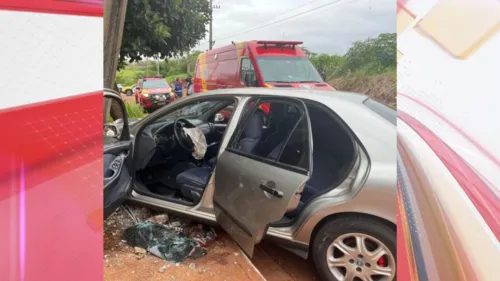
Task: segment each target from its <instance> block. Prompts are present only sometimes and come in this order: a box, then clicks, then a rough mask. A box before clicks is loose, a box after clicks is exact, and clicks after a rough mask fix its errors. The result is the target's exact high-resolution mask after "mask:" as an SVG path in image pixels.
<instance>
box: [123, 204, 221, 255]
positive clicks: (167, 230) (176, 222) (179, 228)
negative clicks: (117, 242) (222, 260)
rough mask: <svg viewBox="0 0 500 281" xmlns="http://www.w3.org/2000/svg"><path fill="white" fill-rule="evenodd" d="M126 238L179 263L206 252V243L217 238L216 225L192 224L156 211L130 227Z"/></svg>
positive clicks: (135, 245)
mask: <svg viewBox="0 0 500 281" xmlns="http://www.w3.org/2000/svg"><path fill="white" fill-rule="evenodd" d="M122 237H123V240H125V241H126V242H127V243H128V244H130V245H131V246H134V247H140V248H143V249H146V250H147V251H148V252H150V253H151V254H153V255H155V256H157V257H159V258H162V259H164V260H167V261H172V262H175V263H180V262H183V261H184V260H186V259H187V258H190V259H197V258H200V257H202V256H204V255H206V253H207V251H206V247H207V246H208V245H209V244H210V243H211V242H213V241H214V240H215V238H216V237H217V236H216V233H215V231H214V230H213V229H211V228H208V227H206V226H204V225H201V224H192V223H189V222H187V221H184V220H182V219H179V218H172V219H169V217H168V215H166V214H163V215H157V216H154V217H151V218H149V219H147V220H146V221H143V222H139V223H138V224H136V225H134V226H131V227H129V228H127V229H126V230H125V231H124V232H123V235H122Z"/></svg>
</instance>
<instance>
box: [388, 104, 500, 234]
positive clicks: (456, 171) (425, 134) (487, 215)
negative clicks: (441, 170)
mask: <svg viewBox="0 0 500 281" xmlns="http://www.w3.org/2000/svg"><path fill="white" fill-rule="evenodd" d="M397 115H398V118H399V119H401V120H402V121H404V122H405V123H406V124H408V125H409V126H410V127H411V128H412V129H413V130H414V131H415V132H416V133H417V134H418V135H419V136H420V137H421V138H422V139H423V140H424V141H425V142H426V143H427V145H428V146H429V147H430V148H431V149H432V150H433V151H434V153H436V155H437V156H438V158H439V159H440V160H441V161H442V162H443V164H444V165H445V166H446V168H447V169H448V170H449V171H450V173H451V174H452V175H453V177H454V178H455V180H456V181H457V182H458V184H459V185H460V186H461V187H462V189H463V191H464V192H465V193H466V194H467V196H468V197H469V199H470V200H471V201H472V203H473V204H474V206H475V207H476V209H477V210H478V211H479V213H480V214H481V216H482V217H483V219H484V221H485V222H486V224H488V226H489V228H490V229H491V231H492V232H493V234H494V235H495V236H496V238H497V239H499V240H500V216H498V214H500V205H498V204H497V203H496V202H497V201H498V198H497V196H496V195H495V194H494V193H493V191H492V190H491V189H490V188H489V187H488V186H487V185H486V184H485V183H484V182H483V181H482V179H481V178H480V177H479V176H478V175H477V174H476V173H475V172H474V170H473V169H472V168H471V167H470V166H469V165H468V164H467V162H465V161H464V160H463V159H462V158H461V157H460V156H459V155H458V154H457V153H455V151H453V150H452V149H451V148H450V147H449V146H448V145H447V144H446V143H444V142H443V141H442V140H441V139H440V138H439V137H438V136H437V135H436V134H434V133H433V132H432V131H431V130H429V128H427V127H426V126H425V125H424V124H422V123H421V122H420V121H418V120H417V119H415V118H413V117H412V116H410V115H409V114H407V113H405V112H403V111H401V110H398V113H397Z"/></svg>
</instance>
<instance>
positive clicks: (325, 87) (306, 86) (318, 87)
mask: <svg viewBox="0 0 500 281" xmlns="http://www.w3.org/2000/svg"><path fill="white" fill-rule="evenodd" d="M266 86H267V87H269V88H298V89H314V90H325V91H335V88H333V87H332V86H330V85H328V84H327V83H325V82H319V83H272V82H268V83H266Z"/></svg>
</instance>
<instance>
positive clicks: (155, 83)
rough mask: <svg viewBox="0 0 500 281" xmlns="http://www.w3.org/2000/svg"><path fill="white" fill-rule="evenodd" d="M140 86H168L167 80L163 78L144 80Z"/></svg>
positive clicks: (154, 87)
mask: <svg viewBox="0 0 500 281" xmlns="http://www.w3.org/2000/svg"><path fill="white" fill-rule="evenodd" d="M142 87H143V88H144V89H157V88H169V86H168V84H167V82H165V80H163V79H155V80H145V81H144V83H143V85H142Z"/></svg>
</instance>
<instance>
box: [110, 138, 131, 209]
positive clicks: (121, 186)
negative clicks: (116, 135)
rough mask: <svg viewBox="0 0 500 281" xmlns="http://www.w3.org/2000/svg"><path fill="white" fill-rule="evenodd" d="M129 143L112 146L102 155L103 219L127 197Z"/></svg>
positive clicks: (129, 182) (129, 178)
mask: <svg viewBox="0 0 500 281" xmlns="http://www.w3.org/2000/svg"><path fill="white" fill-rule="evenodd" d="M131 145H132V143H131V142H130V141H128V142H127V144H121V145H118V146H117V145H114V146H113V147H111V148H110V149H109V150H108V149H106V148H105V150H104V154H103V168H104V171H103V181H104V184H103V185H104V194H103V197H104V218H107V217H108V216H109V215H111V214H112V213H113V211H114V210H115V209H116V208H117V207H118V206H120V205H121V204H122V203H123V202H124V201H125V200H126V199H127V197H128V193H129V192H130V186H131V184H132V176H131V174H130V172H129V167H130V163H131V161H130V156H131V153H130V151H131Z"/></svg>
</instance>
